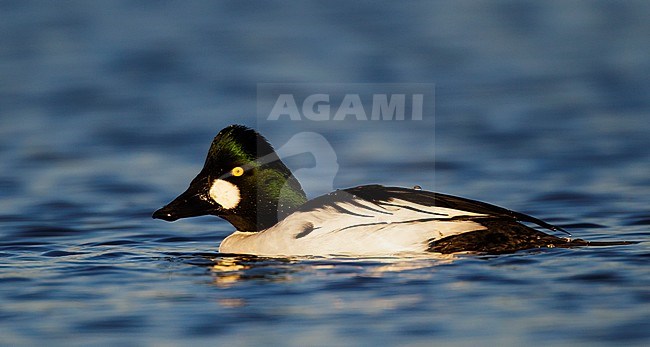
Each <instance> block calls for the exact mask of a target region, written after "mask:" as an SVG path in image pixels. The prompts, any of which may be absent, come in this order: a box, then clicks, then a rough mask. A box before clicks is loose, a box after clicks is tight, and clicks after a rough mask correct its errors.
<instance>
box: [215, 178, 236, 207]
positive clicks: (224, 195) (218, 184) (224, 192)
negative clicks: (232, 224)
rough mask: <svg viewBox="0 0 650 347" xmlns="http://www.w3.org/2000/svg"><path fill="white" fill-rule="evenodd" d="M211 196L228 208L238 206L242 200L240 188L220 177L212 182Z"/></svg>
mask: <svg viewBox="0 0 650 347" xmlns="http://www.w3.org/2000/svg"><path fill="white" fill-rule="evenodd" d="M210 198H212V200H214V201H215V202H216V203H217V204H219V205H221V207H223V208H225V209H227V210H229V209H232V208H235V207H237V205H239V201H240V200H241V197H240V195H239V188H237V186H236V185H234V184H232V183H230V182H228V181H224V180H220V179H216V180H214V182H212V187H210Z"/></svg>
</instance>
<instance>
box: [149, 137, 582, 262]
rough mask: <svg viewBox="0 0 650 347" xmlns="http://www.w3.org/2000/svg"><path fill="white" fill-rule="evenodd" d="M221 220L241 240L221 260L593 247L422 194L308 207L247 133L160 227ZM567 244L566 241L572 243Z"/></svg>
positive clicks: (224, 149) (372, 195) (211, 158)
mask: <svg viewBox="0 0 650 347" xmlns="http://www.w3.org/2000/svg"><path fill="white" fill-rule="evenodd" d="M202 215H215V216H219V217H221V218H223V219H225V220H227V221H228V222H230V224H232V225H233V226H234V227H235V228H236V231H235V232H234V233H233V234H231V235H230V236H228V237H226V238H225V239H224V240H223V241H222V242H221V245H220V247H219V252H221V253H236V254H252V255H261V256H329V255H350V256H390V255H398V254H406V253H424V252H429V253H431V252H433V253H445V254H446V253H455V252H479V253H490V254H497V253H509V252H514V251H517V250H522V249H530V248H540V247H573V246H581V245H587V244H588V242H586V241H583V240H571V239H568V238H562V237H557V236H553V235H550V234H547V233H544V232H542V231H539V230H536V229H534V228H532V227H529V226H527V225H524V224H522V223H521V222H527V223H532V224H536V225H537V226H539V227H541V228H544V229H547V230H549V231H555V232H565V233H566V231H564V230H563V229H561V228H560V227H557V226H554V225H550V224H548V223H546V222H544V221H542V220H539V219H537V218H534V217H531V216H528V215H525V214H522V213H518V212H515V211H511V210H508V209H505V208H501V207H498V206H494V205H491V204H487V203H484V202H480V201H475V200H470V199H466V198H461V197H456V196H451V195H446V194H440V193H434V192H430V191H425V190H422V189H421V188H420V187H417V186H416V187H414V188H400V187H385V186H381V185H364V186H358V187H353V188H348V189H341V190H336V191H334V192H332V193H329V194H326V195H323V196H320V197H317V198H315V199H313V200H309V201H307V198H306V196H305V193H304V191H303V189H302V187H301V186H300V183H299V182H298V180H296V178H295V177H294V176H293V175H292V173H291V171H290V170H289V169H288V168H287V167H286V166H285V164H284V163H283V162H282V161H281V160H280V158H279V157H278V156H277V154H276V152H275V151H274V149H273V147H272V146H271V144H269V142H268V141H267V140H266V139H265V138H264V137H263V136H262V135H260V134H259V133H258V132H256V131H255V130H253V129H250V128H248V127H244V126H241V125H231V126H228V127H226V128H225V129H223V130H221V131H220V132H219V133H218V134H217V136H216V137H215V138H214V140H213V142H212V145H211V146H210V149H209V151H208V155H207V158H206V160H205V164H204V166H203V169H202V170H201V171H200V172H199V174H198V175H197V176H196V177H195V178H194V179H193V180H192V181H191V183H190V186H189V188H188V189H187V190H186V191H185V192H184V193H182V194H181V195H180V196H178V197H177V198H176V199H174V200H173V201H172V202H170V203H169V204H167V205H166V206H164V207H162V208H160V209H159V210H157V211H156V212H154V214H153V218H157V219H163V220H166V221H175V220H178V219H180V218H187V217H194V216H202ZM567 234H568V233H567Z"/></svg>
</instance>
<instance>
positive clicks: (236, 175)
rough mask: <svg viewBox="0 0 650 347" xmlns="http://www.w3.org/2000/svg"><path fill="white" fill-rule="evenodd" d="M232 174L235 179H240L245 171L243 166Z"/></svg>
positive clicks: (232, 171)
mask: <svg viewBox="0 0 650 347" xmlns="http://www.w3.org/2000/svg"><path fill="white" fill-rule="evenodd" d="M230 173H231V174H232V175H233V176H235V177H239V176H241V175H243V174H244V169H243V168H242V167H241V166H237V167H236V168H234V169H232V170H230Z"/></svg>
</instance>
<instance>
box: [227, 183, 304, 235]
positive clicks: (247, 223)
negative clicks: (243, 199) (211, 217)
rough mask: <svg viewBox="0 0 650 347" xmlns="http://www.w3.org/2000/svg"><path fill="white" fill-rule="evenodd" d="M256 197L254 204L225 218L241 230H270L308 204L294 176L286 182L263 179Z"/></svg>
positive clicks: (256, 191) (255, 193) (255, 192)
mask: <svg viewBox="0 0 650 347" xmlns="http://www.w3.org/2000/svg"><path fill="white" fill-rule="evenodd" d="M254 195H256V196H255V197H254V198H253V199H248V200H249V201H254V202H255V203H254V204H250V205H248V206H244V207H243V208H242V209H238V210H236V211H233V212H234V213H232V214H228V215H225V216H222V217H223V218H224V219H226V220H227V221H228V222H230V224H232V225H233V226H234V227H235V228H237V230H239V231H249V232H250V231H262V230H265V229H268V228H270V227H272V226H274V225H275V224H277V223H278V222H279V221H281V220H283V219H284V218H285V217H287V216H288V215H290V214H291V213H293V212H295V211H296V210H297V209H298V208H299V207H300V206H302V205H303V204H304V203H305V202H306V201H307V197H306V196H305V192H304V191H303V190H302V187H301V186H300V183H298V180H296V179H295V178H294V177H293V176H290V177H289V178H286V177H285V178H283V179H282V180H280V179H269V180H261V181H260V182H259V183H258V187H257V189H256V190H255V191H254ZM251 198H252V197H251Z"/></svg>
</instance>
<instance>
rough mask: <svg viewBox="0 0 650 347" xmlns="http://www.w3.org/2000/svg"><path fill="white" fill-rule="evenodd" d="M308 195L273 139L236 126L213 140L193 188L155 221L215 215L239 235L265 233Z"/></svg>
mask: <svg viewBox="0 0 650 347" xmlns="http://www.w3.org/2000/svg"><path fill="white" fill-rule="evenodd" d="M306 200H307V199H306V197H305V193H304V192H303V190H302V187H301V186H300V183H298V180H296V179H295V178H294V177H293V175H292V174H291V171H290V170H289V169H288V168H287V167H286V166H285V165H284V163H282V161H281V160H280V158H278V156H277V154H276V153H275V151H274V150H273V147H272V146H271V145H270V144H269V143H268V141H267V140H266V139H265V138H264V137H263V136H262V135H260V134H259V133H257V132H256V131H255V130H252V129H250V128H247V127H244V126H241V125H231V126H229V127H227V128H225V129H223V130H221V131H220V132H219V134H217V136H216V137H215V138H214V140H213V141H212V145H211V146H210V150H209V151H208V156H207V158H206V160H205V164H204V166H203V169H202V170H201V172H199V174H198V175H197V176H196V177H195V178H194V179H193V180H192V182H191V183H190V186H189V188H187V190H186V191H185V192H184V193H182V194H181V195H179V196H178V197H177V198H176V199H174V200H173V201H172V202H170V203H169V204H167V205H166V206H164V207H163V208H161V209H159V210H157V211H156V212H154V214H153V218H158V219H164V220H166V221H175V220H177V219H180V218H187V217H196V216H203V215H215V216H219V217H221V218H224V219H225V220H227V221H228V222H230V223H231V224H232V225H233V226H234V227H235V228H237V230H239V231H260V230H264V229H266V228H268V227H270V226H272V225H274V224H276V223H277V222H278V221H279V220H282V219H283V218H284V217H286V216H287V215H289V214H290V213H292V212H293V211H295V210H296V209H297V208H298V207H299V206H300V205H302V204H303V203H305V201H306Z"/></svg>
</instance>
